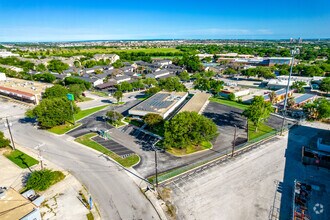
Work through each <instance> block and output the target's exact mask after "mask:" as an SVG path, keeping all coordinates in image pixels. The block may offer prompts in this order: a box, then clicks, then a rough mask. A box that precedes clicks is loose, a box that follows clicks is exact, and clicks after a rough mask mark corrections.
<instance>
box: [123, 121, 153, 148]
mask: <svg viewBox="0 0 330 220" xmlns="http://www.w3.org/2000/svg"><path fill="white" fill-rule="evenodd" d="M120 130H121V131H122V132H124V133H126V134H129V135H131V136H133V137H135V139H136V141H135V142H136V143H137V144H139V145H141V149H142V150H144V151H153V150H154V149H153V146H152V145H153V144H155V143H156V141H157V140H158V138H157V137H155V136H153V135H151V134H148V133H145V132H144V131H142V130H140V129H139V128H137V127H135V126H133V125H126V126H124V127H122V128H121V129H120Z"/></svg>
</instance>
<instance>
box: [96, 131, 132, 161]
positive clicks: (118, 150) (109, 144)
mask: <svg viewBox="0 0 330 220" xmlns="http://www.w3.org/2000/svg"><path fill="white" fill-rule="evenodd" d="M92 139H93V140H94V141H95V142H97V143H99V144H100V145H102V146H103V147H105V148H107V149H109V150H111V151H112V152H114V153H115V154H117V155H119V156H121V157H122V158H125V157H127V156H129V155H131V154H134V152H133V151H131V150H130V149H128V148H126V147H125V146H123V145H121V144H119V143H117V142H115V141H113V140H106V139H103V138H101V137H99V136H96V137H93V138H92Z"/></svg>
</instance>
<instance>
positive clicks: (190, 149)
mask: <svg viewBox="0 0 330 220" xmlns="http://www.w3.org/2000/svg"><path fill="white" fill-rule="evenodd" d="M211 148H212V143H211V142H209V141H203V142H202V143H201V144H200V145H197V146H195V145H189V146H187V147H186V148H182V149H179V148H174V147H172V148H169V149H166V152H168V153H170V154H172V155H174V156H178V157H180V156H187V155H189V154H193V153H197V152H201V151H203V150H208V149H211Z"/></svg>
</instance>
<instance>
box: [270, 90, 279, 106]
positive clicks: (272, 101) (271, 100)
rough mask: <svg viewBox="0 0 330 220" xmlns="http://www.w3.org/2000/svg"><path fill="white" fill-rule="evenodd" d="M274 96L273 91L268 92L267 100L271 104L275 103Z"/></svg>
mask: <svg viewBox="0 0 330 220" xmlns="http://www.w3.org/2000/svg"><path fill="white" fill-rule="evenodd" d="M276 97H277V95H276V93H275V92H274V91H272V92H270V93H269V100H270V102H271V103H272V104H275V103H276Z"/></svg>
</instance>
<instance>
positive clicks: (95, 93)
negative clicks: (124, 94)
mask: <svg viewBox="0 0 330 220" xmlns="http://www.w3.org/2000/svg"><path fill="white" fill-rule="evenodd" d="M91 93H92V94H94V95H97V96H100V97H109V95H108V93H106V92H100V91H93V92H91Z"/></svg>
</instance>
